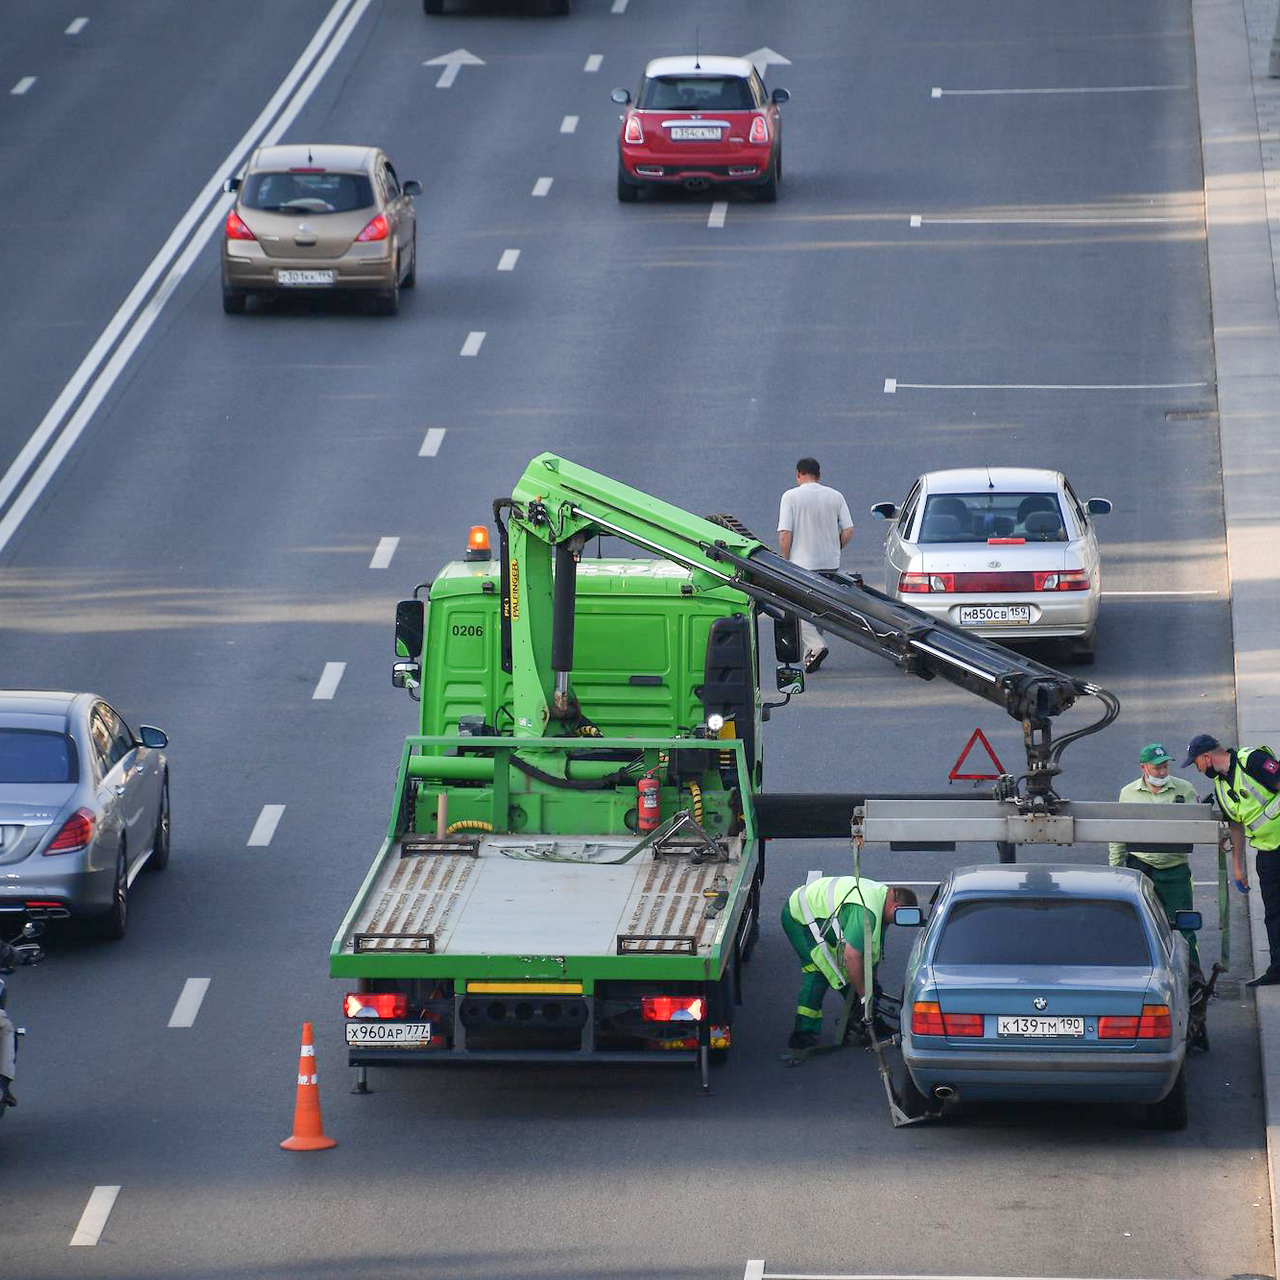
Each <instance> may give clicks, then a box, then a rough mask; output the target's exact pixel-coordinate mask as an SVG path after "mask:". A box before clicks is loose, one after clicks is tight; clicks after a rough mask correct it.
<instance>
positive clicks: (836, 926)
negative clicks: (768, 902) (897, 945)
mask: <svg viewBox="0 0 1280 1280" xmlns="http://www.w3.org/2000/svg"><path fill="white" fill-rule="evenodd" d="M888 896H889V886H888V885H887V884H881V883H880V882H879V881H877V880H868V879H867V878H866V877H865V876H863V878H862V879H861V880H859V879H858V878H857V876H823V877H822V878H821V879H818V880H815V881H814V882H813V883H812V884H802V885H801V886H800V887H799V888H798V889H797V890H796V891H795V892H794V893H793V894H792V895H791V897H790V899H788V901H787V909H788V910H789V911H790V912H791V918H792V919H793V920H798V921H799V922H800V923H801V924H803V925H804V926H805V928H806V929H808V930H809V933H810V935H811V936H812V937H813V942H814V945H813V948H812V950H810V952H809V959H810V960H811V961H812V962H813V963H814V964H815V965H817V966H818V971H819V972H820V973H821V974H822V976H823V977H824V978H826V980H827V981H828V982H829V983H830V984H831V985H832V986H833V987H834V988H835V989H836V990H837V991H840V990H843V988H845V987H847V986H848V985H849V976H848V974H846V973H845V968H844V938H843V936H842V935H841V933H840V921H839V919H838V918H837V917H838V915H839V913H840V910H841V908H843V907H845V906H847V905H848V904H849V903H851V902H853V903H861V905H862V906H863V908H865V910H864V914H863V920H862V954H863V957H864V959H865V958H866V957H870V961H871V963H870V965H868V969H869V970H874V969H875V967H876V965H877V964H879V963H880V950H881V945H882V942H883V938H882V935H883V933H884V904H885V900H886V899H887V898H888ZM867 914H870V916H871V928H870V945H868V942H867V938H868V929H867V918H866V917H867ZM870 989H871V984H870V982H868V983H867V990H868V991H870Z"/></svg>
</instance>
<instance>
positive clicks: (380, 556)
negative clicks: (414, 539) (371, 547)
mask: <svg viewBox="0 0 1280 1280" xmlns="http://www.w3.org/2000/svg"><path fill="white" fill-rule="evenodd" d="M399 545H400V539H399V538H379V539H378V546H377V549H376V550H375V551H374V553H373V559H372V560H370V561H369V568H370V569H385V568H387V567H388V566H389V565H390V564H391V557H392V556H393V555H395V553H396V548H397V547H398V546H399Z"/></svg>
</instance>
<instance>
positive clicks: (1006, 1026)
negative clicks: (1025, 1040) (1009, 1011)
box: [996, 1018, 1084, 1040]
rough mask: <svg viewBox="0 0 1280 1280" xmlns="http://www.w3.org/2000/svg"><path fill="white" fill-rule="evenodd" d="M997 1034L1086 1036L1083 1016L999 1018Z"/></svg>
mask: <svg viewBox="0 0 1280 1280" xmlns="http://www.w3.org/2000/svg"><path fill="white" fill-rule="evenodd" d="M996 1035H998V1036H1012V1037H1014V1038H1015V1039H1018V1038H1021V1037H1044V1036H1056V1037H1058V1038H1059V1039H1063V1038H1065V1039H1068V1040H1072V1039H1074V1040H1080V1039H1083V1037H1084V1019H1083V1018H997V1019H996Z"/></svg>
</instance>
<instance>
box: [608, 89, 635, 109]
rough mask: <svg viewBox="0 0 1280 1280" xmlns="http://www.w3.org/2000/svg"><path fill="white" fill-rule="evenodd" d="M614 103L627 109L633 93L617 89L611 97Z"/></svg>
mask: <svg viewBox="0 0 1280 1280" xmlns="http://www.w3.org/2000/svg"><path fill="white" fill-rule="evenodd" d="M609 97H611V98H612V99H613V100H614V102H616V103H617V104H618V106H620V107H625V106H626V105H627V103H628V102H630V101H631V92H630V90H628V89H615V90H614V91H613V92H612V93H611V94H610V95H609Z"/></svg>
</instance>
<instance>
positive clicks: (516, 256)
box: [498, 249, 520, 271]
mask: <svg viewBox="0 0 1280 1280" xmlns="http://www.w3.org/2000/svg"><path fill="white" fill-rule="evenodd" d="M519 261H520V250H519V249H503V251H502V257H500V258H499V259H498V270H499V271H514V270H515V269H516V263H517V262H519Z"/></svg>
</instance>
